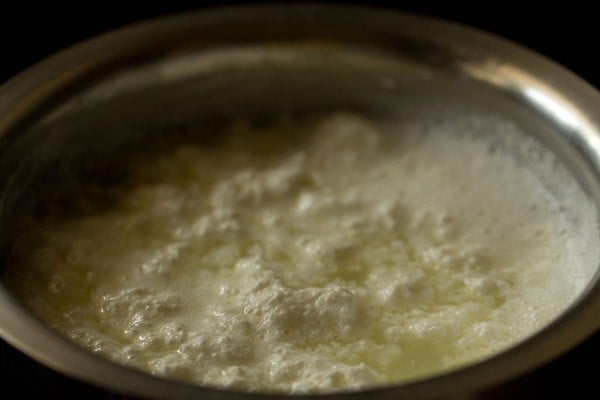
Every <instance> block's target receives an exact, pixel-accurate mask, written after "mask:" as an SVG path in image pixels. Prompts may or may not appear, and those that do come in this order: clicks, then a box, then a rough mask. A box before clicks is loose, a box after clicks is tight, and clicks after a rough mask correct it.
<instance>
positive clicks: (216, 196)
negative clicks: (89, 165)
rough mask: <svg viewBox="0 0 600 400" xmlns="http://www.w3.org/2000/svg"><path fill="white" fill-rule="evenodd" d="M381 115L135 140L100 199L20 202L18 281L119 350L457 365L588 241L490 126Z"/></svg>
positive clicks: (508, 329)
mask: <svg viewBox="0 0 600 400" xmlns="http://www.w3.org/2000/svg"><path fill="white" fill-rule="evenodd" d="M388 130H390V131H392V130H393V127H391V125H390V126H387V125H386V126H384V125H378V124H375V123H374V122H371V121H369V120H368V119H366V118H363V117H359V116H355V115H351V114H334V115H329V116H326V117H321V118H318V119H313V120H309V121H308V122H307V121H304V122H298V121H296V122H293V121H283V122H281V123H278V124H274V125H272V126H270V127H261V128H257V127H252V126H251V125H250V124H245V123H236V124H234V125H233V126H232V127H231V128H230V129H228V130H227V131H226V132H224V133H223V134H222V135H220V136H219V137H218V139H215V140H212V141H209V142H206V143H204V144H201V143H196V144H188V145H180V146H179V147H174V148H172V149H170V150H168V151H165V152H163V153H152V154H147V155H146V156H140V157H138V158H137V159H136V161H135V162H133V164H132V167H131V178H130V179H129V180H128V182H127V183H126V184H123V185H120V186H118V187H113V188H110V190H111V191H113V192H114V196H113V197H114V199H113V201H112V202H111V203H110V205H106V204H104V205H103V206H98V207H97V208H95V209H93V211H88V212H85V213H78V214H76V215H65V214H64V213H57V214H56V215H52V214H50V215H46V216H44V217H43V218H40V219H37V220H31V221H30V223H29V224H28V228H27V231H26V233H25V234H22V235H21V237H20V239H18V242H17V248H16V252H17V254H18V257H17V259H18V266H17V267H18V268H15V270H18V271H19V274H18V276H15V277H13V278H12V285H13V286H14V287H15V290H16V292H17V293H18V294H19V295H20V296H21V297H22V298H23V299H24V300H25V301H26V303H27V304H28V305H29V306H30V307H31V308H32V309H33V310H34V311H35V312H36V313H37V314H38V315H39V316H41V317H42V318H43V319H44V320H45V321H47V322H48V323H49V324H50V325H51V326H53V327H55V328H56V329H58V330H59V331H61V332H63V333H64V334H66V335H68V336H69V337H70V338H71V339H73V340H74V341H76V342H78V343H80V344H81V345H83V346H85V347H86V348H88V349H90V350H91V351H93V352H96V353H99V354H102V355H104V356H106V357H108V358H110V359H112V360H115V361H117V362H119V363H123V364H126V365H129V366H133V367H136V368H140V369H143V370H146V371H149V372H151V373H152V374H156V375H161V376H166V377H171V378H174V379H179V380H184V381H188V382H193V383H197V384H206V385H216V386H220V387H231V388H236V389H245V390H253V391H256V390H258V391H278V392H281V391H283V392H293V393H296V392H315V391H316V392H327V391H335V390H347V389H356V388H363V387H369V386H373V385H381V384H389V383H398V382H405V381H409V380H413V379H418V378H423V377H426V376H428V375H431V374H436V373H440V372H443V371H445V370H448V369H452V368H456V367H458V366H460V365H464V364H466V363H470V362H474V361H477V360H480V359H482V358H485V357H487V356H490V355H492V354H494V353H496V352H498V351H500V350H502V349H504V348H506V347H507V346H509V345H512V344H514V343H516V342H517V341H519V340H522V339H523V338H525V337H526V336H528V335H529V334H530V333H532V332H533V331H535V330H536V329H539V328H540V327H542V326H543V325H544V324H546V323H548V322H549V321H550V320H551V318H553V317H554V316H556V315H557V314H558V313H559V312H560V311H561V310H562V309H563V308H564V307H565V306H567V305H568V303H569V301H571V300H572V299H573V297H574V296H575V295H576V293H577V290H578V288H577V284H576V283H575V281H574V279H573V275H574V274H575V272H574V271H575V269H576V268H575V267H574V266H576V265H577V263H578V262H579V260H578V258H577V254H576V253H575V252H574V251H572V248H571V247H572V246H571V242H570V239H569V237H570V234H569V229H570V228H569V226H568V224H567V222H566V219H565V218H564V216H563V215H562V214H561V212H560V206H559V205H558V204H557V203H556V202H555V201H554V200H553V198H552V197H551V196H550V195H549V193H548V192H547V191H546V189H545V188H544V185H542V183H541V182H540V181H539V180H538V179H537V178H536V176H534V175H533V174H532V173H530V172H529V171H528V169H527V168H525V167H523V166H522V165H520V164H519V163H518V162H517V161H516V160H515V159H513V158H512V157H511V156H510V154H507V153H506V152H503V151H499V150H497V149H495V148H494V146H490V143H491V142H490V138H489V137H486V135H484V134H481V135H479V134H461V133H460V132H447V130H445V131H443V132H436V131H435V129H433V130H429V131H428V132H421V131H419V130H418V129H413V130H411V129H410V128H409V127H407V128H406V129H405V131H403V132H392V133H393V134H391V135H390V134H388V133H387V131H388ZM106 190H108V189H106ZM88 200H89V199H85V198H83V199H82V201H88ZM25 271H26V272H25ZM15 275H16V274H15Z"/></svg>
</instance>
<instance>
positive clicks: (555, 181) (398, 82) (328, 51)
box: [0, 44, 599, 290]
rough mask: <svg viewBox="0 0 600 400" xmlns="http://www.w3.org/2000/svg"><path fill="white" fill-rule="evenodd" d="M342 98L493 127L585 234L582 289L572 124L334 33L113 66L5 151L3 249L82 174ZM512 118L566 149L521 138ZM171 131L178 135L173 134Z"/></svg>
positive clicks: (583, 216) (591, 221)
mask: <svg viewBox="0 0 600 400" xmlns="http://www.w3.org/2000/svg"><path fill="white" fill-rule="evenodd" d="M340 110H341V111H351V112H357V113H361V114H363V115H366V116H368V117H370V118H373V119H375V120H377V121H380V122H381V123H382V124H388V125H389V126H397V124H396V123H395V122H394V121H396V122H397V121H401V122H402V123H401V124H400V125H406V124H409V125H410V123H411V121H414V122H416V123H418V125H421V126H424V125H427V126H430V127H431V128H433V129H435V128H436V126H444V127H445V129H447V127H448V126H455V127H457V128H459V129H460V127H465V126H466V125H465V124H467V125H468V124H471V125H472V126H471V128H473V131H477V132H481V134H485V135H490V136H493V137H494V141H493V143H494V144H495V145H496V146H498V147H501V148H503V149H504V150H507V151H509V152H510V153H511V154H513V155H514V159H515V160H516V162H518V163H520V164H522V165H525V166H527V168H529V169H530V170H531V172H532V173H534V174H536V175H537V176H538V177H539V178H540V180H541V181H542V182H543V183H544V184H545V186H546V187H547V188H548V191H549V192H550V193H551V194H552V195H553V196H554V197H555V198H556V199H557V201H558V202H559V204H561V205H562V206H563V207H564V208H565V210H566V214H567V217H568V219H569V221H570V222H571V224H572V226H573V231H574V232H576V235H577V239H578V240H577V242H576V243H577V248H576V251H577V252H578V253H580V254H582V255H584V260H585V261H586V262H585V263H584V265H583V269H582V270H579V271H574V274H573V275H574V278H573V279H574V280H576V281H577V283H576V284H577V286H578V287H579V288H581V290H583V289H584V288H585V286H586V285H587V284H589V283H590V282H591V281H592V279H593V277H594V276H595V275H596V274H597V268H598V259H599V254H598V248H597V246H596V244H597V243H598V229H597V224H596V210H597V208H596V203H595V201H594V200H593V199H592V198H591V196H592V195H591V193H593V192H594V191H595V190H596V189H597V188H592V187H591V186H590V185H592V184H593V181H592V180H591V178H590V176H591V175H590V174H591V173H590V171H589V170H587V169H586V168H587V167H586V164H585V163H584V162H583V161H582V157H581V155H579V154H578V153H577V152H576V151H575V150H573V149H572V148H570V146H569V145H568V142H567V139H565V138H564V136H565V135H563V133H562V132H561V129H562V127H561V126H558V125H554V124H553V123H552V121H550V120H548V119H546V118H544V116H543V115H541V114H540V113H538V112H536V110H535V109H533V108H531V107H524V103H523V102H522V101H521V100H520V99H519V98H518V97H516V96H514V95H513V94H511V93H508V92H506V91H504V90H502V89H499V88H496V87H493V86H490V85H488V84H485V83H482V82H480V81H478V80H476V79H472V78H471V77H469V76H468V75H466V74H465V73H464V72H463V71H459V70H457V69H456V68H455V66H444V65H432V64H426V63H424V62H423V61H422V60H421V59H419V58H411V57H410V56H409V55H408V53H407V54H404V55H403V56H402V57H400V56H398V55H395V56H391V55H389V54H386V53H385V52H382V51H380V50H376V49H367V48H358V47H357V48H350V47H341V46H334V45H331V44H321V45H306V44H302V45H298V44H289V45H286V44H278V45H272V44H271V45H265V46H259V45H257V46H240V47H232V48H228V49H225V50H212V51H199V52H190V53H187V54H181V55H179V56H177V57H172V58H168V59H156V60H155V61H154V62H150V63H147V64H144V65H139V66H137V67H135V68H134V67H132V68H131V69H129V70H125V71H120V72H119V73H115V74H112V75H108V76H106V78H105V79H104V80H102V81H100V82H99V83H97V84H96V85H94V86H93V87H90V88H88V89H87V90H85V91H83V92H81V93H79V94H78V95H76V96H74V97H73V98H71V99H70V100H69V101H68V102H66V103H64V104H62V105H60V106H59V107H57V108H56V109H54V110H53V112H52V113H50V114H48V115H47V116H46V117H45V118H44V119H43V120H41V121H39V122H38V123H37V124H36V125H34V126H32V127H31V128H30V129H28V130H27V131H26V132H23V133H22V134H21V135H20V136H18V138H17V139H16V140H15V141H14V142H13V143H11V145H10V146H7V147H6V149H7V150H6V151H5V153H4V154H2V155H1V157H0V176H1V177H2V178H3V179H4V181H5V184H4V185H3V186H2V187H3V192H2V193H1V203H0V220H1V226H2V227H3V228H2V229H1V230H0V251H1V253H0V254H2V257H3V258H4V259H5V260H6V259H7V258H9V257H10V251H11V238H12V237H13V236H14V232H15V230H16V229H18V224H19V217H20V216H22V215H26V214H28V213H32V212H43V211H44V207H45V205H46V204H47V203H51V202H53V201H56V200H57V199H59V200H60V199H61V196H63V198H64V200H65V202H67V203H66V204H68V201H69V199H68V195H69V191H70V190H71V189H73V188H74V187H76V186H77V185H75V184H74V183H76V182H77V181H86V180H88V179H93V180H96V181H100V182H106V183H113V182H118V181H119V180H122V179H124V178H125V175H124V173H125V172H124V171H125V164H126V160H127V158H128V154H131V153H135V152H137V151H139V150H140V149H148V148H151V147H152V146H156V145H157V144H160V145H161V146H169V145H171V144H176V143H180V142H182V141H183V142H187V141H196V140H203V139H204V138H206V137H210V136H211V135H216V134H217V135H218V134H219V131H220V130H221V129H223V128H225V127H226V126H227V125H228V124H229V123H230V122H231V121H232V120H235V119H248V120H251V121H253V122H255V123H262V122H264V121H269V120H272V119H273V118H278V117H280V116H282V115H290V116H304V115H310V114H315V113H317V114H320V113H327V112H331V111H340ZM490 121H492V122H493V123H491V124H490V125H489V126H486V123H487V122H490ZM467 127H468V126H467ZM506 127H510V129H508V130H515V129H516V130H517V131H520V132H523V134H524V135H526V136H528V137H529V139H527V138H526V137H523V138H522V139H523V140H524V141H532V140H533V141H535V142H536V143H538V144H537V145H536V146H537V147H538V149H539V148H540V146H542V147H546V148H548V149H550V150H551V151H552V152H554V153H555V154H556V155H557V158H554V157H551V158H548V157H546V156H544V152H543V151H535V148H536V146H533V147H531V146H522V143H520V141H519V140H515V137H513V136H511V135H510V134H508V133H507V132H506V131H507V129H505V128H506ZM398 134H402V131H401V130H400V131H398ZM165 135H168V136H170V137H169V138H168V139H167V140H163V139H164V137H165ZM156 139H160V140H156ZM517 139H518V138H517ZM532 149H533V150H532ZM558 159H560V162H559V161H557V160H558ZM499 193H501V188H499ZM65 196H67V197H65ZM3 264H4V265H6V264H7V263H6V262H5V263H3Z"/></svg>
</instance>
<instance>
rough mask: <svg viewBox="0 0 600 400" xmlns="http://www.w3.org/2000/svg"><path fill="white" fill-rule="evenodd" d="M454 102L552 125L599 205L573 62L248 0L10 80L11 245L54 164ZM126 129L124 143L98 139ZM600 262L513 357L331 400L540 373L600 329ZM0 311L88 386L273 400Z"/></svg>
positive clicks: (418, 24)
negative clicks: (176, 137)
mask: <svg viewBox="0 0 600 400" xmlns="http://www.w3.org/2000/svg"><path fill="white" fill-rule="evenodd" d="M440 93H446V95H440ZM444 96H446V101H452V99H454V98H457V96H460V97H461V99H462V100H460V101H465V102H468V103H469V104H478V106H480V107H482V109H493V110H498V112H499V113H501V114H502V115H505V116H508V117H510V118H511V119H514V120H515V121H518V123H519V124H522V125H523V126H525V127H528V128H530V129H531V130H536V131H539V132H541V133H540V137H539V139H540V141H542V142H543V143H544V144H545V145H547V146H548V147H549V148H551V149H552V150H553V151H555V152H556V154H557V155H558V156H559V157H561V159H562V161H563V162H564V164H565V166H566V167H567V168H568V169H569V170H570V171H571V172H572V174H573V175H574V176H575V177H576V178H577V179H578V181H579V184H580V185H581V187H582V188H583V190H584V191H585V193H586V194H587V196H588V197H589V198H590V199H591V200H592V201H593V204H594V205H595V207H597V206H598V204H600V189H599V187H600V135H599V132H600V108H599V107H598V106H597V105H598V104H600V94H599V93H598V92H597V91H596V90H594V89H593V88H592V87H591V86H589V85H588V84H586V83H585V82H583V81H582V80H580V79H579V78H577V77H576V76H575V75H573V74H571V73H570V72H569V71H567V70H565V69H563V68H562V67H560V66H558V65H556V64H554V63H553V62H551V61H549V60H547V59H544V58H543V57H541V56H539V55H536V54H532V53H531V52H529V51H528V50H525V49H523V48H520V47H519V46H517V45H515V44H512V43H509V42H506V41H504V40H502V39H500V38H496V37H492V36H490V35H487V34H483V33H480V32H477V31H474V30H472V29H469V28H465V27H462V26H458V25H456V24H452V23H447V22H443V21H438V20H434V19H429V18H423V17H417V16H412V15H406V14H402V13H398V12H392V11H380V10H374V9H369V8H354V7H343V6H323V5H286V6H247V7H232V8H222V9H215V10H205V11H202V12H198V13H190V14H185V15H181V16H175V17H169V18H165V19H159V20H156V21H150V22H147V23H143V24H139V25H136V26H132V27H127V28H124V29H122V30H119V31H116V32H113V33H109V34H106V35H103V36H100V37H98V38H95V39H92V40H90V41H87V42H86V43H83V44H81V45H78V46H75V47H73V48H70V49H67V50H66V51H64V52H61V53H59V54H57V55H55V56H53V57H51V58H50V59H48V60H46V61H44V62H42V63H41V64H39V65H36V66H34V67H32V68H31V69H29V70H27V71H25V72H23V73H22V74H21V75H19V76H17V77H15V78H14V79H12V80H10V81H9V82H8V83H6V84H5V85H4V86H2V87H1V88H0V153H1V154H0V184H1V190H2V193H1V197H0V220H2V221H3V222H4V221H6V223H5V224H4V225H5V228H4V229H3V231H2V232H0V240H3V241H7V240H8V239H9V237H10V232H7V230H8V228H6V226H10V221H9V220H10V215H11V212H12V211H13V210H15V209H16V204H19V202H21V201H22V199H21V198H22V197H23V193H24V192H25V191H26V190H28V186H29V185H30V184H31V185H33V182H34V180H35V176H36V175H37V174H39V173H40V171H43V170H44V169H45V168H46V167H47V166H48V165H51V163H52V162H53V161H55V160H56V159H60V158H61V157H65V158H68V157H73V159H74V160H76V157H78V156H80V155H82V154H83V155H84V156H85V155H87V154H91V153H92V152H94V151H98V152H100V153H106V152H109V151H110V150H111V149H113V148H115V147H118V145H119V144H121V143H122V141H123V140H125V138H127V139H131V140H140V139H141V137H137V136H136V135H138V134H139V133H138V132H146V131H148V130H151V129H152V128H153V127H156V126H177V125H178V124H181V123H182V121H192V120H194V118H198V120H197V121H196V122H195V123H203V124H208V123H216V122H214V121H213V120H212V119H214V118H215V116H218V118H217V119H227V118H231V117H234V116H239V115H248V116H269V115H274V114H280V113H282V112H299V113H304V112H311V111H315V110H316V111H319V110H327V109H334V108H340V107H342V108H351V109H359V110H365V111H367V112H370V113H372V114H374V115H376V114H378V113H393V112H395V111H397V108H398V105H399V104H404V105H405V104H407V103H409V102H410V100H414V101H415V103H417V104H419V102H422V103H427V102H430V101H434V100H435V101H444V100H443V98H444ZM440 98H442V99H441V100H440ZM191 99H202V100H201V101H195V102H191V101H190V100H191ZM436 99H437V100H436ZM457 101H459V100H457ZM122 126H126V127H127V129H123V130H122V131H119V133H120V135H104V136H103V134H102V133H103V132H112V131H114V130H115V127H122ZM47 132H50V133H49V134H48V133H47ZM81 132H85V134H83V133H81ZM594 267H595V269H594V270H593V271H590V273H589V275H590V284H589V285H588V287H587V289H586V291H585V293H584V294H583V295H582V296H581V297H580V298H579V300H578V301H577V302H576V304H574V305H573V307H571V308H570V309H569V310H568V311H567V312H566V313H565V314H563V315H562V316H561V317H560V318H559V319H558V320H557V321H556V322H554V323H553V324H552V325H551V326H549V327H548V328H546V329H544V330H543V331H541V332H540V333H538V334H537V335H535V336H534V337H532V338H530V339H529V340H527V341H525V342H523V343H521V344H520V345H518V346H515V347H514V348H512V349H510V350H509V351H506V352H504V353H502V354H500V355H498V356H496V357H493V358H491V359H489V360H486V361H483V362H481V363H478V364H477V365H474V366H471V367H467V368H464V369H461V370H458V371H455V372H452V373H448V374H445V375H440V376H436V377H432V378H430V379H426V380H422V381H419V382H415V383H410V384H405V385H399V386H390V387H384V388H380V389H374V390H369V391H364V392H355V393H340V394H335V395H330V397H339V398H363V397H365V396H368V397H369V398H371V397H374V398H400V397H405V398H411V399H425V398H439V397H444V398H464V397H467V396H470V395H473V394H476V393H477V392H478V391H479V390H481V389H483V388H486V387H490V386H493V385H498V384H501V383H502V382H503V381H505V380H507V379H509V378H512V377H515V376H518V375H520V374H523V373H525V372H526V371H528V370H531V369H533V368H535V367H538V366H540V365H542V364H544V363H546V362H548V361H549V360H551V359H553V358H554V357H557V356H558V355H560V354H562V353H564V352H565V351H567V350H568V349H570V348H572V347H573V346H575V345H576V344H578V343H580V342H581V341H582V340H583V339H584V338H586V337H588V336H589V335H591V334H592V333H594V332H596V331H597V330H598V328H599V327H600V318H598V315H600V285H599V284H598V282H597V281H598V270H597V266H594ZM0 305H1V307H0V335H1V336H2V337H3V338H4V339H5V340H7V341H8V342H9V343H11V344H13V345H14V346H15V347H17V348H18V349H20V350H22V351H23V352H25V353H27V354H28V355H30V356H31V357H33V358H34V359H36V360H39V361H40V362H42V363H44V364H46V365H48V366H50V367H52V368H54V369H56V370H58V371H61V372H63V373H66V374H68V375H70V376H73V377H76V378H79V379H82V380H84V381H87V382H91V383H94V384H97V385H100V386H103V387H107V388H111V389H114V390H118V391H120V392H122V393H126V394H133V395H137V396H142V397H149V398H182V399H183V398H198V397H200V396H202V397H203V398H209V399H210V398H215V399H216V398H232V399H233V398H263V397H264V398H271V397H272V396H266V395H258V394H248V393H237V392H233V391H221V390H216V389H210V388H201V387H195V386H191V385H186V384H181V383H177V382H173V381H169V380H164V379H160V378H157V377H151V376H149V375H147V374H144V373H141V372H138V371H134V370H131V369H128V368H125V367H122V366H118V365H115V364H113V363H110V362H108V361H106V360H104V359H101V358H99V357H97V356H95V355H93V354H90V353H89V352H87V351H84V350H82V349H80V348H78V347H76V346H74V345H73V344H72V343H70V342H69V341H68V340H66V339H64V338H63V337H61V336H59V335H57V334H55V333H54V332H53V331H51V330H49V329H48V328H47V327H45V326H44V325H43V324H42V323H41V322H40V321H38V320H37V319H36V318H35V317H34V316H32V315H31V314H29V313H28V312H27V311H26V310H25V309H24V308H23V307H22V306H21V305H20V304H19V303H18V301H17V300H16V299H15V298H13V297H12V295H11V294H10V293H9V292H8V290H6V289H5V288H4V287H2V286H0Z"/></svg>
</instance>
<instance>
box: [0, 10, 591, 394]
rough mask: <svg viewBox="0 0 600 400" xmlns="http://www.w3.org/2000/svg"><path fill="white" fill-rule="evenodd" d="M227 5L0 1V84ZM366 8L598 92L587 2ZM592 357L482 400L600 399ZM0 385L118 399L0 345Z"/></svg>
mask: <svg viewBox="0 0 600 400" xmlns="http://www.w3.org/2000/svg"><path fill="white" fill-rule="evenodd" d="M232 3H244V2H240V1H237V2H234V1H220V2H218V1H177V0H172V1H167V0H163V1H152V0H146V1H122V2H120V3H112V2H108V1H92V0H90V1H82V0H80V1H78V2H73V3H71V2H65V1H39V2H37V1H19V2H17V1H16V0H15V1H13V0H0V84H2V83H3V82H5V81H6V80H8V79H9V78H10V77H12V76H13V75H15V74H17V73H18V72H19V71H21V70H23V69H25V68H27V67H28V66H30V65H32V64H34V63H36V62H38V61H40V60H42V59H43V58H45V57H47V56H49V55H51V54H52V53H54V52H56V51H58V50H60V49H63V48H65V47H67V46H69V45H72V44H74V43H76V42H79V41H81V40H84V39H86V38H89V37H90V36H93V35H96V34H98V33H102V32H105V31H108V30H111V29H113V28H116V27H119V26H122V25H124V24H128V23H132V22H135V21H139V20H142V19H146V18H152V17H158V16H161V15H167V14H173V13H177V12H184V11H188V10H194V9H198V8H202V7H207V6H214V5H222V4H232ZM338 3H340V2H338ZM344 3H358V4H364V3H367V2H365V1H362V2H360V1H355V2H349V1H346V2H344ZM368 4H370V5H376V6H382V7H388V8H394V9H397V10H404V11H410V12H415V13H420V14H425V15H431V16H436V17H440V18H444V19H450V20H454V21H458V22H461V23H464V24H467V25H470V26H474V27H477V28H479V29H483V30H485V31H488V32H492V33H495V34H498V35H500V36H503V37H505V38H508V39H511V40H513V41H515V42H518V43H520V44H522V45H525V46H527V47H529V48H530V49H533V50H535V51H537V52H539V53H542V54H544V55H546V56H547V57H549V58H552V59H554V60H555V61H557V62H559V63H561V64H562V65H564V66H565V67H567V68H569V69H571V70H572V71H573V72H575V73H576V74H578V75H580V76H581V77H582V78H584V79H585V80H587V81H588V82H589V83H591V84H592V85H593V86H595V87H596V88H600V29H599V27H600V16H599V14H597V13H596V12H595V11H594V10H593V8H592V5H588V6H586V5H584V4H583V3H581V4H580V3H578V2H574V1H561V2H555V4H556V5H552V4H550V2H546V4H544V3H541V4H543V6H542V5H540V6H537V7H532V8H527V7H526V6H527V5H528V2H526V1H521V2H507V1H503V2H500V1H478V2H473V3H472V4H471V3H468V2H461V1H371V2H368ZM589 4H594V3H593V2H589ZM598 107H600V104H598ZM599 318H600V316H599ZM597 360H599V361H600V333H598V334H596V335H595V336H593V337H591V338H590V339H588V340H587V341H585V342H584V343H582V344H581V345H580V346H578V347H577V348H575V349H573V350H572V351H571V352H569V353H567V354H566V355H564V356H562V357H560V358H558V359H557V360H555V361H554V362H552V363H550V364H548V365H546V366H544V367H542V368H540V369H538V370H536V371H534V372H532V373H530V374H528V375H525V376H524V377H521V378H519V379H517V380H515V381H512V382H509V383H507V384H506V385H503V386H502V387H500V388H496V389H494V390H491V391H489V392H487V393H485V394H484V395H483V398H486V399H547V398H562V397H567V396H568V397H569V398H572V397H579V398H582V397H584V396H583V393H587V395H586V396H585V397H589V398H599V397H600V396H599V394H598V393H599V392H600V390H599V389H597V384H596V380H597V378H596V377H597V376H600V375H599V374H598V373H597V372H596V371H600V369H597V367H596V364H597V363H598V361H597ZM0 382H1V383H2V387H1V390H2V393H3V396H2V397H4V396H5V394H6V393H11V392H12V393H18V395H19V397H21V396H26V395H34V396H37V397H41V396H44V397H50V398H74V397H78V398H85V399H109V398H120V397H121V396H120V395H119V394H117V393H110V392H108V391H104V390H101V389H97V388H94V387H91V386H88V385H86V384H83V383H79V382H76V381H73V380H71V379H69V378H66V377H63V376H62V375H59V374H57V373H55V372H52V371H50V370H48V369H46V368H45V367H43V366H41V365H39V364H38V363H36V362H34V361H32V360H30V359H29V358H27V357H25V356H23V355H21V353H19V352H18V351H16V350H15V349H13V348H12V347H11V346H9V345H7V344H6V343H5V342H3V341H1V340H0ZM4 398H6V397H4Z"/></svg>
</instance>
